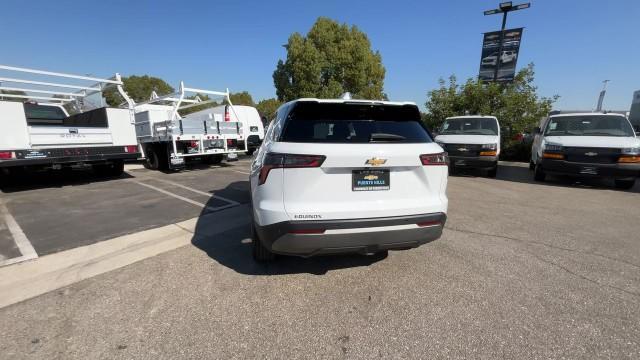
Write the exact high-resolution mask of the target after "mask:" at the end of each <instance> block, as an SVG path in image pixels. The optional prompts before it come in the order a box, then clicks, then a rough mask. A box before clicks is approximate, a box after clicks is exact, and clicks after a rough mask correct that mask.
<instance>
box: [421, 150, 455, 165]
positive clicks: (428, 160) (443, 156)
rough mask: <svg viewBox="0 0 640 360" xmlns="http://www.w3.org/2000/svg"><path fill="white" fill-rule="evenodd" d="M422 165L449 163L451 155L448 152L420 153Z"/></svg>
mask: <svg viewBox="0 0 640 360" xmlns="http://www.w3.org/2000/svg"><path fill="white" fill-rule="evenodd" d="M420 161H421V162H422V165H449V156H448V155H447V153H446V152H443V153H439V154H424V155H420Z"/></svg>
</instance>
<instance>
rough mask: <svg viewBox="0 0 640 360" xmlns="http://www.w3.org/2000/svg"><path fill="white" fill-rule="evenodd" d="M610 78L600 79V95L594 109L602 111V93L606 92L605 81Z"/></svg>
mask: <svg viewBox="0 0 640 360" xmlns="http://www.w3.org/2000/svg"><path fill="white" fill-rule="evenodd" d="M609 81H611V80H603V81H602V84H603V85H602V91H600V96H599V97H598V105H597V106H596V111H597V112H600V111H602V103H603V102H604V95H605V94H606V93H607V83H608V82H609Z"/></svg>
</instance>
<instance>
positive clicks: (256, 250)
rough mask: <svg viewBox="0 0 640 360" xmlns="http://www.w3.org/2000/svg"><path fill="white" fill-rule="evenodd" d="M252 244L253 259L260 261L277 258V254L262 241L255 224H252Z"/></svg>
mask: <svg viewBox="0 0 640 360" xmlns="http://www.w3.org/2000/svg"><path fill="white" fill-rule="evenodd" d="M251 244H252V247H253V259H254V260H255V261H257V262H259V263H266V262H271V261H273V260H274V259H275V258H276V255H275V254H274V253H272V252H271V251H269V249H267V248H266V247H265V246H264V245H263V244H262V241H260V238H259V237H258V234H257V233H256V229H255V225H254V224H251Z"/></svg>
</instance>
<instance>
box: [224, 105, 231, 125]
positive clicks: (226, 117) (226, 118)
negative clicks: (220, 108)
mask: <svg viewBox="0 0 640 360" xmlns="http://www.w3.org/2000/svg"><path fill="white" fill-rule="evenodd" d="M224 121H231V114H229V105H227V106H225V107H224Z"/></svg>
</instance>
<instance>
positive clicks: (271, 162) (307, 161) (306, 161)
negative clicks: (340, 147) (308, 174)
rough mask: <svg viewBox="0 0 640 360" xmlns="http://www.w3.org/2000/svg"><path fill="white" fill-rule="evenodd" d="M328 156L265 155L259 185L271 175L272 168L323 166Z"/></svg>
mask: <svg viewBox="0 0 640 360" xmlns="http://www.w3.org/2000/svg"><path fill="white" fill-rule="evenodd" d="M326 158H327V157H326V156H324V155H298V154H280V153H268V154H267V155H265V157H264V160H263V162H262V168H260V176H259V177H258V185H262V184H264V183H265V182H266V181H267V176H269V171H271V169H289V168H316V167H320V166H322V163H323V162H324V160H325V159H326Z"/></svg>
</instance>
